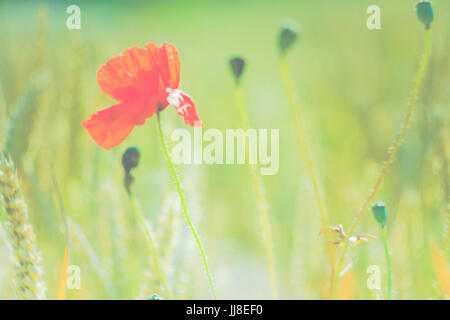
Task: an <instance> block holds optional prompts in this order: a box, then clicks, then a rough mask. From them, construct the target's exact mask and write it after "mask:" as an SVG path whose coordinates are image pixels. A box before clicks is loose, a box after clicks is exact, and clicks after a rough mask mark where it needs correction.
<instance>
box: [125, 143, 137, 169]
mask: <svg viewBox="0 0 450 320" xmlns="http://www.w3.org/2000/svg"><path fill="white" fill-rule="evenodd" d="M139 156H140V154H139V150H138V149H137V148H136V147H129V148H128V149H127V150H125V152H124V153H123V156H122V165H123V168H124V169H125V172H126V173H129V172H130V170H131V169H133V168H135V167H137V165H138V164H139Z"/></svg>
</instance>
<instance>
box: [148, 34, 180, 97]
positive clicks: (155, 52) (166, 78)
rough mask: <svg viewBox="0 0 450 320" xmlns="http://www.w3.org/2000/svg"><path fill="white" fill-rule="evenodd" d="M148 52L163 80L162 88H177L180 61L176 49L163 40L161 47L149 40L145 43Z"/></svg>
mask: <svg viewBox="0 0 450 320" xmlns="http://www.w3.org/2000/svg"><path fill="white" fill-rule="evenodd" d="M146 47H147V49H148V52H149V53H150V55H151V56H152V58H153V61H154V62H155V63H156V64H157V66H158V68H159V72H160V74H161V77H162V81H163V85H164V87H163V88H160V89H162V90H164V88H166V87H169V88H178V87H179V85H180V71H181V63H180V58H179V56H178V51H177V49H175V46H174V45H173V44H171V43H166V42H164V43H163V44H162V46H161V47H157V46H156V45H155V44H154V43H152V42H149V43H147V45H146Z"/></svg>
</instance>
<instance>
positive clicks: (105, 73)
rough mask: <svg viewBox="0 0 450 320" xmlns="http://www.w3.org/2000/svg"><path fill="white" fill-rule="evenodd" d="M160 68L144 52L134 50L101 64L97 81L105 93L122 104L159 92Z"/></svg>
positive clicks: (128, 50)
mask: <svg viewBox="0 0 450 320" xmlns="http://www.w3.org/2000/svg"><path fill="white" fill-rule="evenodd" d="M159 78H160V75H159V67H158V66H157V65H156V63H155V61H154V59H153V58H152V56H151V55H150V53H149V51H148V50H147V49H142V48H138V47H133V48H129V49H126V50H125V51H123V52H122V53H120V54H119V55H118V56H117V57H114V58H112V59H110V60H109V61H108V62H107V63H105V64H103V65H102V66H101V67H100V69H99V71H98V73H97V82H98V84H99V86H100V88H101V89H102V91H103V92H104V93H106V94H107V95H108V96H110V97H111V98H113V99H115V100H117V101H120V102H124V101H130V100H134V99H137V98H141V97H143V96H149V95H152V94H154V93H156V92H158V89H159Z"/></svg>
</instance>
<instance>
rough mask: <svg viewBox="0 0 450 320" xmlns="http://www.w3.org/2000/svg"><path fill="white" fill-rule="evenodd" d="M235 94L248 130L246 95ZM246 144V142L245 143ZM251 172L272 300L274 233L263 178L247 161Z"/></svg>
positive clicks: (238, 89) (274, 290)
mask: <svg viewBox="0 0 450 320" xmlns="http://www.w3.org/2000/svg"><path fill="white" fill-rule="evenodd" d="M234 94H235V100H236V105H237V107H238V111H239V118H240V121H241V125H242V127H243V129H244V130H247V129H248V117H247V112H246V110H245V103H244V94H243V92H242V89H241V87H239V86H236V87H235V89H234ZM244 143H245V142H244ZM245 146H246V152H247V153H248V147H247V144H245ZM247 164H248V167H249V170H250V176H251V179H252V184H253V189H254V191H255V196H256V200H257V203H258V214H259V221H260V225H261V230H262V233H263V237H264V245H265V250H266V255H267V264H268V268H269V276H270V283H271V289H272V299H277V298H278V293H277V280H276V271H275V259H274V254H273V244H272V233H271V229H270V222H269V218H268V215H267V204H266V201H265V199H264V192H263V185H262V182H261V178H260V176H259V174H258V172H257V169H258V167H257V166H255V165H252V164H250V162H248V161H247Z"/></svg>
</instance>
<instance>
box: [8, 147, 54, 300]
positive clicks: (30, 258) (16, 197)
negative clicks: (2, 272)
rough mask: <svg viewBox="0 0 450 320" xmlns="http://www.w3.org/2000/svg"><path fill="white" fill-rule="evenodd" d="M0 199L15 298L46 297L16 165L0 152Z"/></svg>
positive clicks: (39, 258)
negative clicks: (10, 254) (9, 252)
mask: <svg viewBox="0 0 450 320" xmlns="http://www.w3.org/2000/svg"><path fill="white" fill-rule="evenodd" d="M0 199H1V200H2V201H3V207H4V211H5V213H6V217H7V221H6V223H5V225H6V230H7V234H8V238H9V241H10V242H11V246H12V248H13V252H14V258H15V260H16V261H15V263H16V265H15V267H14V282H15V285H16V289H17V290H16V294H17V298H19V299H24V300H36V299H45V290H46V286H45V283H44V282H43V281H42V280H41V278H42V268H41V267H40V263H41V255H40V252H39V251H38V249H37V246H36V242H35V235H34V231H33V227H32V226H31V224H30V223H29V221H28V220H29V218H28V208H27V205H26V203H25V201H24V199H23V195H22V191H21V190H20V185H19V178H18V176H17V171H16V168H15V167H14V164H13V162H12V161H11V159H10V158H8V157H7V156H5V155H4V154H3V153H0Z"/></svg>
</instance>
